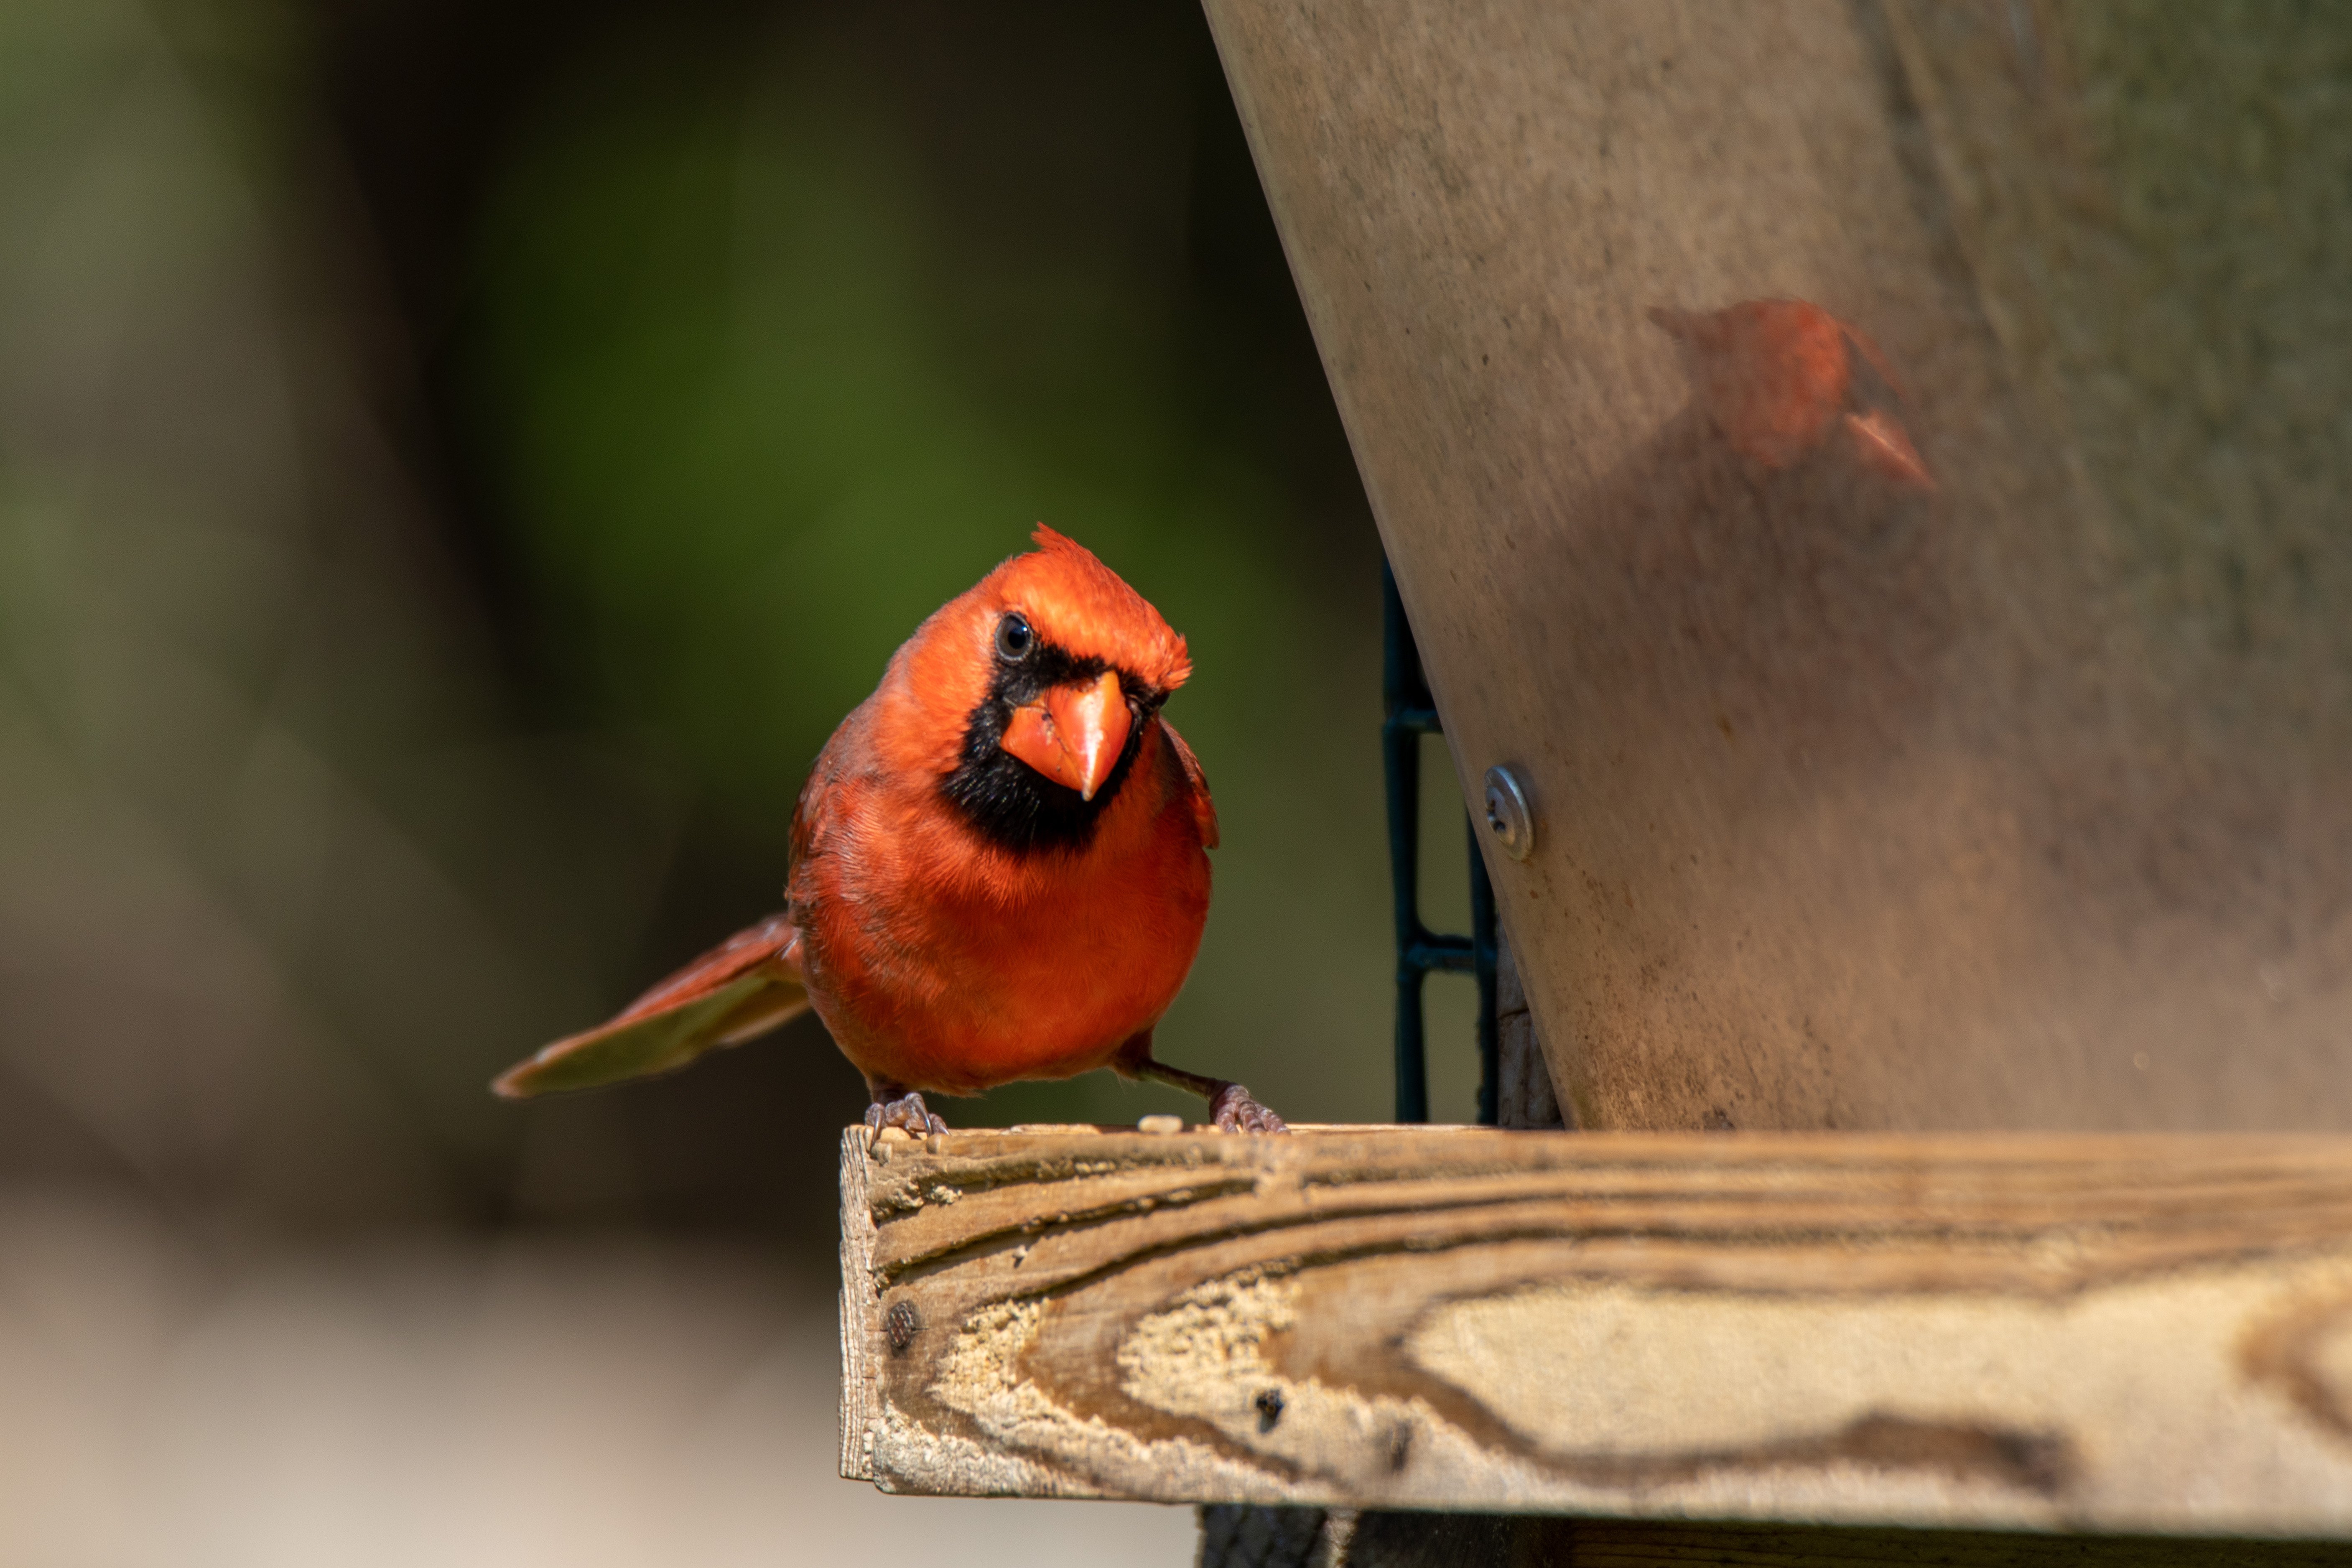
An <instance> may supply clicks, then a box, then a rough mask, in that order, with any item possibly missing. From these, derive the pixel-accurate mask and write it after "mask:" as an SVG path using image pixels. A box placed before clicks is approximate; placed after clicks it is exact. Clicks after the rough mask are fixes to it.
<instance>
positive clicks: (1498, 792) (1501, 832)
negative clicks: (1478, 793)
mask: <svg viewBox="0 0 2352 1568" xmlns="http://www.w3.org/2000/svg"><path fill="white" fill-rule="evenodd" d="M1486 831H1487V832H1489V833H1491V834H1493V835H1494V836H1495V842H1496V845H1498V846H1500V847H1501V848H1502V851H1503V853H1504V854H1506V855H1508V856H1509V857H1510V858H1512V859H1514V860H1524V859H1526V858H1528V856H1530V855H1532V854H1534V853H1535V848H1536V814H1535V813H1534V812H1533V811H1531V810H1529V809H1528V792H1527V791H1525V790H1523V789H1521V788H1520V787H1519V781H1518V780H1517V779H1516V778H1513V777H1512V776H1511V770H1510V769H1508V768H1502V767H1495V768H1488V769H1487V770H1486Z"/></svg>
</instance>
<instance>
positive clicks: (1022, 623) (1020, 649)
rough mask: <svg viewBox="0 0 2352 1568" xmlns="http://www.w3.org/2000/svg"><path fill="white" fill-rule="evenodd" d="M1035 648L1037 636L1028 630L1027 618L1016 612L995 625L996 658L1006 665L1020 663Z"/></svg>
mask: <svg viewBox="0 0 2352 1568" xmlns="http://www.w3.org/2000/svg"><path fill="white" fill-rule="evenodd" d="M1036 646H1037V634H1036V633H1035V632H1034V631H1032V630H1031V629H1030V627H1029V620H1028V617H1027V616H1024V615H1022V614H1021V613H1020V612H1019V611H1018V610H1015V611H1014V612H1013V614H1011V615H1009V616H1005V617H1004V618H1003V620H1001V621H999V622H997V623H996V657H997V658H1001V659H1003V660H1004V661H1005V662H1006V663H1007V664H1018V663H1020V662H1021V661H1022V660H1023V659H1024V658H1028V657H1029V650H1030V649H1031V648H1033V647H1036Z"/></svg>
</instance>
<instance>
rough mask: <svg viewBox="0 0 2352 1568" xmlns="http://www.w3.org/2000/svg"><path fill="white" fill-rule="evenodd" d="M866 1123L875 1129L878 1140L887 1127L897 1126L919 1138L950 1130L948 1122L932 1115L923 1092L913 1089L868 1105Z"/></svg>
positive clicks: (900, 1129)
mask: <svg viewBox="0 0 2352 1568" xmlns="http://www.w3.org/2000/svg"><path fill="white" fill-rule="evenodd" d="M866 1126H867V1127H869V1128H871V1129H873V1131H874V1136H875V1138H876V1139H877V1140H878V1139H879V1138H880V1137H881V1136H882V1130H883V1129H884V1128H886V1127H896V1128H898V1130H899V1131H902V1132H906V1133H908V1134H910V1135H911V1136H913V1137H917V1138H921V1137H925V1136H928V1135H929V1134H930V1133H933V1132H944V1131H947V1130H948V1124H947V1123H946V1122H944V1121H940V1119H939V1118H938V1117H936V1116H934V1115H932V1114H931V1108H930V1107H929V1106H928V1105H925V1104H924V1103H923V1097H922V1095H921V1093H920V1092H919V1091H918V1090H915V1089H908V1091H907V1092H906V1093H904V1094H902V1095H900V1096H898V1099H896V1100H876V1101H875V1102H874V1103H873V1104H871V1105H869V1106H867V1107H866Z"/></svg>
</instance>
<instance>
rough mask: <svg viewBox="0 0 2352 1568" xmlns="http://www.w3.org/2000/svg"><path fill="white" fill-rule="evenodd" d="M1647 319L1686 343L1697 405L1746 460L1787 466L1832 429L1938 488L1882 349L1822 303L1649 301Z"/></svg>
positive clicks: (1874, 461) (1872, 464) (1868, 459)
mask: <svg viewBox="0 0 2352 1568" xmlns="http://www.w3.org/2000/svg"><path fill="white" fill-rule="evenodd" d="M1650 320H1651V321H1654V322H1656V323H1657V325H1658V326H1659V327H1660V328H1662V329H1664V331H1665V332H1666V334H1667V335H1668V336H1669V337H1672V338H1674V339H1675V340H1676V341H1677V342H1680V343H1681V344H1682V345H1683V350H1684V357H1685V361H1686V362H1687V363H1688V365H1689V368H1690V373H1691V382H1692V385H1693V388H1694V390H1695V391H1696V394H1697V395H1698V401H1699V405H1700V406H1701V407H1703V408H1705V409H1706V412H1707V416H1708V417H1710V418H1711V419H1713V420H1714V421H1715V425H1716V428H1717V429H1718V430H1720V431H1722V432H1723V437H1724V439H1725V440H1727V441H1728V442H1730V443H1731V446H1732V448H1733V450H1735V451H1737V452H1738V454H1739V455H1740V456H1741V457H1743V458H1747V459H1748V461H1750V462H1752V463H1755V464H1757V465H1759V466H1760V467H1762V468H1788V467H1790V465H1792V464H1794V463H1795V462H1796V461H1797V460H1798V459H1799V458H1802V457H1803V456H1804V455H1805V454H1806V453H1808V452H1811V451H1812V450H1813V449H1815V448H1816V447H1820V446H1822V444H1823V443H1824V442H1826V441H1827V440H1829V439H1830V437H1831V436H1832V432H1834V433H1836V434H1837V435H1838V436H1839V437H1841V438H1842V439H1843V441H1845V442H1846V444H1847V446H1848V447H1849V448H1850V449H1851V450H1852V452H1853V455H1854V456H1855V457H1856V458H1859V459H1861V461H1862V462H1863V464H1864V466H1865V467H1867V468H1872V469H1874V470H1875V471H1877V472H1878V473H1881V474H1884V475H1885V476H1886V477H1887V478H1888V479H1894V480H1895V481H1896V482H1897V483H1900V484H1904V485H1909V486H1913V487H1916V489H1934V488H1935V484H1936V481H1935V479H1933V478H1932V477H1931V476H1930V475H1929V474H1928V472H1927V464H1925V463H1923V462H1921V461H1920V460H1919V453H1918V449H1917V448H1916V447H1913V446H1912V445H1911V437H1910V436H1909V435H1908V434H1906V432H1905V430H1904V428H1903V425H1902V422H1901V421H1900V420H1899V419H1897V418H1896V417H1895V392H1894V386H1893V383H1894V377H1893V375H1891V374H1889V373H1888V371H1887V368H1886V360H1885V355H1883V354H1881V353H1879V352H1878V345H1877V344H1876V343H1874V342H1871V341H1870V339H1869V338H1868V337H1866V336H1864V334H1863V333H1862V332H1861V331H1859V330H1857V329H1856V328H1853V327H1851V326H1848V325H1847V324H1846V323H1845V322H1843V321H1839V320H1838V319H1837V318H1836V317H1835V316H1832V315H1831V314H1830V313H1829V312H1828V311H1827V310H1822V308H1821V307H1820V306H1819V305H1815V304H1811V303H1810V302H1808V301H1806V300H1743V301H1742V302H1741V303H1739V304H1737V305H1729V306H1726V307H1725V308H1724V309H1722V310H1706V311H1697V310H1665V309H1664V308H1657V309H1653V310H1651V311H1650Z"/></svg>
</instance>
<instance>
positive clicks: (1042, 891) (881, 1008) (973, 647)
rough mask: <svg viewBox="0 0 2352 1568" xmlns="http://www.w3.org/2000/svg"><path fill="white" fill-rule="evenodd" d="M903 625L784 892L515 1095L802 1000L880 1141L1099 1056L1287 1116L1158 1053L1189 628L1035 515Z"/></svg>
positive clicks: (718, 1032) (1211, 815)
mask: <svg viewBox="0 0 2352 1568" xmlns="http://www.w3.org/2000/svg"><path fill="white" fill-rule="evenodd" d="M1035 540H1036V543H1037V546H1038V548H1037V549H1036V550H1034V551H1033V552H1030V553H1028V554H1026V555H1016V556H1014V557H1013V559H1011V560H1009V561H1007V562H1005V563H1003V565H1001V566H999V567H998V568H997V569H996V570H995V571H993V572H992V573H990V574H988V575H987V576H986V577H984V578H982V579H981V582H980V584H979V586H977V587H975V588H973V589H972V590H971V592H970V593H968V594H965V595H963V596H962V597H961V598H958V599H955V600H953V601H951V602H950V603H949V604H948V605H946V606H944V607H943V608H941V609H940V611H939V613H938V614H936V615H934V616H931V618H930V619H929V620H927V621H925V622H924V623H923V624H922V625H921V626H919V627H918V628H916V631H915V635H914V636H913V637H911V638H909V639H908V642H907V644H906V646H905V647H901V648H900V649H899V650H898V653H897V654H896V655H895V656H893V657H892V658H891V660H890V668H888V670H887V671H886V672H885V673H884V675H883V677H882V684H881V685H880V686H879V687H877V688H876V689H875V692H874V695H873V696H871V697H869V698H867V699H866V700H865V701H864V702H863V703H861V704H859V705H858V707H857V709H856V711H855V712H853V713H851V714H850V715H849V717H848V718H846V719H845V720H843V721H842V723H841V728H839V729H838V730H835V731H834V733H833V739H832V740H831V741H829V742H826V744H825V748H824V752H822V753H820V754H819V756H818V757H817V760H816V766H815V767H814V769H813V770H812V771H811V772H810V773H809V779H808V783H807V784H804V785H803V786H802V788H801V797H800V804H799V805H798V806H797V807H796V808H795V809H794V811H793V834H792V857H793V859H792V871H791V874H790V876H789V878H788V879H787V880H786V884H785V896H786V898H787V899H788V900H789V903H788V905H787V907H786V909H785V910H784V912H783V913H782V914H779V915H773V916H771V917H770V918H769V919H768V920H766V921H763V922H761V924H760V925H758V926H755V927H753V928H752V929H751V930H750V931H743V932H741V933H740V934H739V935H736V936H734V937H731V938H730V939H729V940H728V941H726V942H722V943H720V944H719V947H717V948H716V949H714V950H712V951H711V952H708V953H706V954H704V955H703V956H702V957H701V958H699V959H697V960H696V961H695V962H694V963H690V964H688V965H687V967H686V968H684V969H682V970H680V971H678V972H677V973H676V974H673V975H671V976H670V977H669V978H668V979H667V980H665V981H663V982H662V983H661V984H658V985H656V986H655V987H654V988H653V989H652V990H651V991H648V992H646V994H644V995H643V996H641V997H639V998H638V999H637V1000H636V1001H635V1003H633V1004H631V1005H630V1006H629V1007H628V1008H627V1010H625V1012H623V1013H622V1014H621V1015H620V1016H618V1017H616V1018H614V1020H613V1021H612V1022H611V1023H609V1024H606V1025H604V1026H602V1027H601V1028H595V1029H591V1030H589V1031H588V1032H587V1033H586V1034H582V1035H574V1036H572V1037H570V1038H569V1039H563V1040H558V1041H556V1042H555V1043H554V1044H553V1045H551V1046H549V1047H547V1048H546V1049H544V1050H542V1051H541V1052H540V1053H539V1054H538V1055H537V1056H535V1057H532V1058H530V1060H529V1061H526V1062H523V1063H521V1064H520V1066H518V1067H516V1068H513V1069H512V1070H510V1071H509V1072H508V1073H507V1074H506V1076H504V1077H503V1078H501V1079H499V1080H498V1083H497V1085H496V1088H497V1089H498V1092H499V1093H500V1094H502V1095H507V1096H509V1097H520V1096H523V1095H530V1094H538V1093H541V1092H543V1091H546V1090H549V1089H584V1088H587V1087H589V1086H590V1085H593V1084H601V1083H610V1082H613V1081H614V1080H615V1079H625V1078H635V1077H638V1076H641V1075H643V1074H646V1073H654V1072H661V1071H665V1070H667V1069H668V1068H677V1067H683V1066H684V1065H685V1064H686V1063H688V1062H689V1061H691V1060H693V1059H694V1058H696V1057H698V1056H700V1055H701V1054H702V1053H703V1052H705V1051H708V1050H711V1049H713V1048H715V1047H719V1046H731V1045H735V1044H737V1043H739V1042H740V1041H743V1040H748V1039H750V1038H751V1037H753V1036H756V1035H762V1034H765V1033H767V1032H768V1031H769V1030H770V1029H772V1028H774V1027H775V1026H778V1025H779V1024H782V1023H783V1022H784V1021H785V1020H786V1019H788V1018H791V1017H793V1016H796V1015H797V1014H799V1013H800V1012H801V1011H802V1010H803V1009H804V1008H807V1007H812V1006H813V1007H814V1008H815V1009H816V1012H817V1016H818V1017H820V1018H823V1019H824V1023H825V1027H827V1028H828V1029H830V1030H832V1031H833V1037H834V1039H835V1041H836V1042H837V1043H838V1044H839V1045H840V1047H841V1049H842V1054H843V1055H845V1056H846V1057H847V1058H849V1059H850V1060H851V1061H852V1062H854V1063H856V1066H857V1069H858V1070H859V1071H860V1072H862V1073H864V1074H865V1075H866V1090H867V1092H868V1094H869V1095H870V1096H871V1097H872V1100H873V1103H872V1104H871V1105H869V1106H868V1107H867V1108H866V1124H867V1125H868V1126H870V1127H872V1128H874V1129H875V1130H876V1131H877V1133H878V1132H879V1131H881V1129H883V1128H885V1127H900V1128H904V1129H906V1130H908V1131H912V1132H916V1133H925V1132H937V1131H946V1126H947V1124H946V1123H945V1122H943V1121H940V1119H939V1118H938V1117H937V1116H934V1115H933V1114H931V1111H930V1110H929V1107H927V1106H925V1105H924V1103H923V1096H922V1091H923V1090H925V1089H937V1090H939V1091H940V1092H943V1093H947V1094H976V1093H978V1092H979V1091H980V1090H982V1089H989V1088H992V1087H993V1086H995V1085H997V1084H1000V1083H1010V1082H1012V1081H1013V1080H1014V1079H1033V1078H1070V1077H1073V1076H1075V1075H1076V1074H1078V1073H1082V1072H1086V1071H1088V1070H1090V1069H1092V1068H1102V1067H1107V1068H1112V1069H1114V1070H1116V1071H1118V1072H1119V1073H1121V1074H1123V1075H1125V1076H1127V1077H1129V1078H1147V1079H1159V1080H1160V1082H1162V1083H1171V1084H1174V1085H1176V1086H1177V1087H1178V1088H1180V1089H1191V1090H1192V1091H1193V1092H1194V1093H1197V1094H1201V1095H1203V1096H1205V1097H1207V1099H1208V1100H1209V1106H1210V1112H1211V1115H1212V1116H1213V1118H1214V1120H1215V1121H1216V1124H1217V1125H1218V1126H1220V1127H1223V1128H1225V1129H1227V1130H1228V1131H1266V1132H1279V1131H1284V1130H1285V1129H1284V1127H1283V1122H1282V1119H1281V1118H1280V1117H1278V1116H1276V1115H1275V1114H1274V1112H1273V1111H1271V1110H1267V1109H1266V1108H1265V1106H1263V1105H1260V1104H1259V1103H1258V1102H1257V1101H1256V1100H1253V1099H1251V1098H1250V1095H1249V1091H1248V1090H1247V1089H1244V1088H1242V1087H1241V1086H1240V1085H1239V1084H1235V1083H1228V1082H1226V1081H1224V1080H1223V1079H1213V1078H1205V1077H1202V1075H1200V1074H1198V1073H1189V1072H1184V1071H1181V1070H1180V1069H1178V1068H1171V1067H1169V1066H1167V1065H1166V1064H1165V1063H1162V1062H1159V1061H1155V1060H1153V1059H1152V1056H1151V1030H1152V1026H1154V1025H1156V1024H1157V1023H1159V1021H1160V1015H1161V1014H1163V1013H1165V1012H1167V1010H1168V1005H1169V1004H1170V1003H1171V1002H1172V1001H1174V1000H1175V999H1176V992H1177V989H1178V988H1179V987H1180V986H1181V985H1182V984H1184V976H1185V973H1186V972H1187V971H1189V970H1190V969H1191V968H1192V955H1193V953H1194V952H1197V951H1198V950H1199V948H1200V945H1201V928H1202V925H1203V924H1204V923H1205V922H1206V921H1207V919H1208V914H1209V857H1208V853H1207V852H1208V851H1209V850H1210V849H1211V848H1213V847H1215V845H1216V842H1217V811H1216V807H1215V806H1214V805H1211V804H1210V801H1209V785H1208V781H1207V780H1206V779H1204V778H1203V777H1202V774H1201V764H1200V763H1197V762H1195V761H1193V758H1192V752H1191V750H1190V749H1188V748H1187V747H1186V746H1185V744H1184V742H1183V741H1182V740H1181V739H1180V738H1179V737H1178V735H1177V733H1176V731H1175V729H1174V727H1173V726H1171V724H1170V723H1169V722H1168V721H1166V720H1165V719H1162V718H1161V717H1160V705H1161V704H1162V703H1164V702H1166V701H1167V700H1168V698H1169V694H1170V693H1171V692H1173V691H1174V690H1175V689H1177V688H1178V687H1180V686H1181V685H1183V684H1184V679H1185V678H1186V677H1187V676H1189V675H1190V674H1191V673H1192V660H1191V659H1190V658H1189V657H1187V655H1186V653H1185V651H1184V639H1183V638H1182V637H1179V636H1177V635H1176V633H1174V632H1173V631H1171V630H1170V629H1169V626H1168V623H1167V622H1166V621H1163V620H1161V619H1160V612H1159V611H1157V610H1155V609H1153V608H1152V607H1151V606H1150V605H1149V604H1147V603H1145V602H1144V600H1143V598H1142V596H1141V595H1139V594H1137V593H1136V591H1135V590H1134V589H1132V588H1130V587H1129V586H1128V585H1127V584H1125V583H1124V582H1122V581H1120V579H1119V577H1118V574H1116V573H1114V572H1112V571H1111V570H1110V568H1108V566H1105V565H1104V564H1103V563H1101V562H1099V561H1097V560H1096V559H1095V558H1094V556H1093V555H1092V554H1091V553H1089V552H1087V550H1086V549H1084V548H1083V547H1082V546H1080V545H1078V544H1076V543H1074V542H1071V541H1070V540H1067V539H1065V538H1063V537H1062V536H1061V535H1060V534H1058V533H1055V531H1053V530H1052V529H1050V528H1045V527H1042V526H1041V527H1040V528H1039V529H1038V530H1037V531H1036V534H1035Z"/></svg>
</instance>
